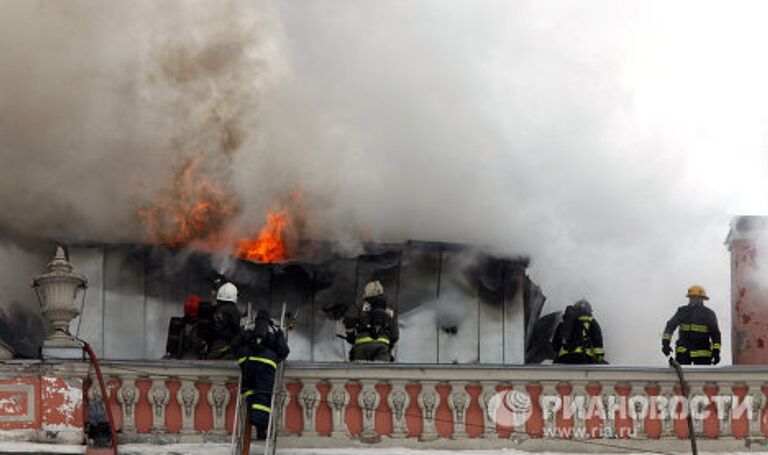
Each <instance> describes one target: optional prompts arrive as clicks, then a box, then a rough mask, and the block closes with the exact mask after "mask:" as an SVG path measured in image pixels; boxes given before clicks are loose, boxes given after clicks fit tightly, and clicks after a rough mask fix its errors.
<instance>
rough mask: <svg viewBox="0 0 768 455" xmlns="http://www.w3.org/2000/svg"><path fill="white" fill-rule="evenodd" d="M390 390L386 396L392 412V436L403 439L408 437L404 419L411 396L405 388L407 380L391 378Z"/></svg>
mask: <svg viewBox="0 0 768 455" xmlns="http://www.w3.org/2000/svg"><path fill="white" fill-rule="evenodd" d="M390 383H391V384H392V390H391V391H390V392H389V396H388V397H387V404H389V409H390V410H391V412H392V436H391V437H392V438H393V439H404V438H407V437H408V426H407V424H406V420H405V414H406V412H407V410H408V405H409V404H410V403H411V397H410V396H409V395H408V391H406V390H405V386H406V384H407V381H403V380H392V381H390Z"/></svg>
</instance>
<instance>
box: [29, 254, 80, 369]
mask: <svg viewBox="0 0 768 455" xmlns="http://www.w3.org/2000/svg"><path fill="white" fill-rule="evenodd" d="M87 284H88V280H87V279H86V277H85V276H84V275H81V274H79V273H76V272H74V271H73V267H72V264H70V263H69V261H67V258H66V256H65V254H64V249H63V248H61V247H58V249H57V250H56V256H55V257H54V258H53V260H52V261H51V262H49V263H48V265H46V266H45V271H44V272H43V273H42V274H40V275H38V276H36V277H35V278H34V279H33V280H32V287H33V288H34V289H35V292H37V295H38V297H39V298H40V305H41V308H40V313H41V314H42V315H43V317H45V318H46V319H48V320H49V321H50V322H51V325H53V329H54V330H53V333H52V334H51V335H49V336H48V337H47V338H46V339H45V340H44V341H43V356H44V357H58V358H73V357H74V358H77V357H81V356H82V352H81V351H80V344H79V343H78V342H77V341H76V340H75V339H74V338H73V337H72V335H70V333H69V330H68V327H69V323H70V321H72V319H74V318H75V316H77V315H78V314H80V311H79V310H78V309H77V308H76V307H75V298H76V297H77V293H78V291H79V290H80V289H85V287H86V286H87Z"/></svg>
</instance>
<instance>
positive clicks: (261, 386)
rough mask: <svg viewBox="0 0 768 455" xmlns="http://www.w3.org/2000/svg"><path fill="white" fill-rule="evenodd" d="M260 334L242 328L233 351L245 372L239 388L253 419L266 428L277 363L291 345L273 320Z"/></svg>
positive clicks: (242, 370)
mask: <svg viewBox="0 0 768 455" xmlns="http://www.w3.org/2000/svg"><path fill="white" fill-rule="evenodd" d="M257 325H258V320H257ZM258 335H259V334H256V333H255V332H254V330H241V331H240V333H239V334H238V336H237V339H236V341H235V344H234V346H233V351H234V353H235V355H236V356H237V363H238V364H239V365H240V370H241V372H242V386H241V389H240V391H241V393H242V394H243V399H244V401H245V403H246V404H247V406H248V411H249V412H248V414H249V416H250V420H251V422H252V423H253V424H254V425H256V426H257V427H263V428H266V424H267V423H268V422H269V413H270V412H271V411H272V407H271V404H272V389H273V386H274V382H275V373H276V372H277V366H278V364H279V363H280V362H282V361H283V360H285V358H286V357H288V353H289V352H290V349H289V348H288V343H287V342H286V339H285V335H284V334H283V331H282V330H280V328H279V327H277V326H275V325H274V323H272V322H271V321H269V322H268V328H267V330H266V333H263V334H261V335H262V336H258ZM263 428H262V429H263Z"/></svg>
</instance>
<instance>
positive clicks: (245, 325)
mask: <svg viewBox="0 0 768 455" xmlns="http://www.w3.org/2000/svg"><path fill="white" fill-rule="evenodd" d="M253 327H254V324H253V320H252V319H251V318H249V317H243V318H240V328H241V329H243V330H253Z"/></svg>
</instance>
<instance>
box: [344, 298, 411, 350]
mask: <svg viewBox="0 0 768 455" xmlns="http://www.w3.org/2000/svg"><path fill="white" fill-rule="evenodd" d="M350 329H351V330H349V331H348V332H347V341H348V342H349V343H350V344H352V345H354V346H359V345H361V344H365V343H372V342H377V343H384V344H387V345H389V347H390V349H391V348H392V347H393V346H394V345H395V343H397V341H398V340H399V339H400V330H399V329H398V327H397V321H396V320H395V317H394V312H393V311H392V310H391V309H389V308H387V307H386V302H383V303H379V304H374V305H372V304H370V303H368V302H366V303H365V305H364V306H363V311H362V312H361V314H360V317H359V318H357V320H355V321H354V325H352V327H351V328H350Z"/></svg>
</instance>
